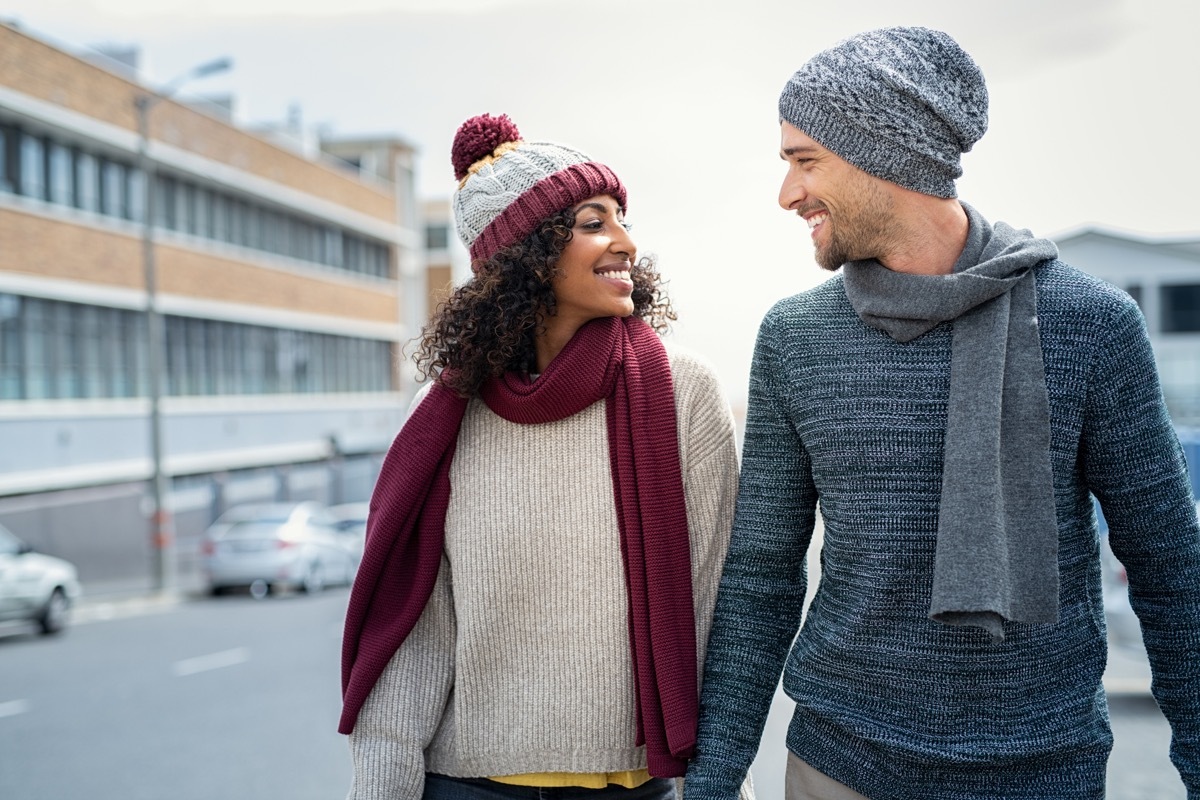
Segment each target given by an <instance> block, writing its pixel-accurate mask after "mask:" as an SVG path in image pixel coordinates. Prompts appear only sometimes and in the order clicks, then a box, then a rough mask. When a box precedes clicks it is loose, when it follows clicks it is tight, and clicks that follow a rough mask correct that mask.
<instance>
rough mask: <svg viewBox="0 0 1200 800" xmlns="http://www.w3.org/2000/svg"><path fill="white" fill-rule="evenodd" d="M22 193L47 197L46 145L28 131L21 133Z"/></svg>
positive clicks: (29, 195)
mask: <svg viewBox="0 0 1200 800" xmlns="http://www.w3.org/2000/svg"><path fill="white" fill-rule="evenodd" d="M21 194H23V195H25V196H26V197H34V198H37V199H38V200H45V199H46V145H45V142H44V141H43V140H42V139H41V137H38V136H33V135H31V134H28V133H22V134H21Z"/></svg>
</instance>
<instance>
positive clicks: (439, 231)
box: [425, 225, 450, 250]
mask: <svg viewBox="0 0 1200 800" xmlns="http://www.w3.org/2000/svg"><path fill="white" fill-rule="evenodd" d="M449 246H450V226H449V225H426V226H425V248H426V249H427V250H444V249H446V248H447V247H449Z"/></svg>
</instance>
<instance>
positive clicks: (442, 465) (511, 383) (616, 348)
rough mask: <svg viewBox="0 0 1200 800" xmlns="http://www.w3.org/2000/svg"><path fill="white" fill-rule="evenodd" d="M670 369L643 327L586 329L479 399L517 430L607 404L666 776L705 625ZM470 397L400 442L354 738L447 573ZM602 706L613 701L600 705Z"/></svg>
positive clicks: (358, 656)
mask: <svg viewBox="0 0 1200 800" xmlns="http://www.w3.org/2000/svg"><path fill="white" fill-rule="evenodd" d="M672 386H673V384H672V381H671V370H670V364H669V363H668V360H667V354H666V350H665V349H664V348H663V345H662V342H661V341H660V340H659V338H658V334H656V333H655V332H654V330H653V329H652V328H651V327H650V326H649V325H647V324H646V323H645V322H644V321H642V320H641V319H638V318H636V317H626V318H624V319H619V318H616V317H610V318H605V319H599V320H595V321H593V322H590V323H588V324H587V325H585V326H584V327H583V328H581V329H580V330H579V332H578V333H576V334H575V336H574V338H572V339H571V341H570V342H569V343H568V344H567V346H566V347H565V348H563V350H562V352H561V353H560V354H559V355H558V357H556V358H555V359H554V361H553V362H551V364H550V366H549V367H548V368H547V369H546V371H545V372H544V373H543V374H542V375H541V377H539V378H538V379H537V380H536V381H534V382H532V383H530V382H528V381H526V380H525V379H524V377H523V376H518V375H512V374H510V375H506V376H504V377H502V378H499V379H494V380H491V381H489V382H488V383H487V384H485V385H484V387H483V388H482V390H481V392H480V394H481V396H482V398H483V400H484V402H486V403H487V405H488V408H490V409H491V410H492V411H493V412H495V413H496V414H497V415H498V416H500V417H502V418H504V419H506V420H508V421H510V422H516V423H523V424H537V423H543V422H553V421H555V420H559V419H565V418H566V417H569V416H571V415H573V414H576V413H578V412H580V411H582V410H583V409H585V408H587V407H588V406H590V405H591V404H592V403H595V402H597V401H599V400H600V399H601V398H603V399H604V400H605V401H606V402H605V406H606V410H607V418H608V445H609V446H608V450H609V460H610V465H611V468H612V476H613V494H614V497H615V500H616V508H617V519H618V522H619V524H620V530H621V555H622V558H623V561H624V564H625V578H626V590H627V593H628V599H629V646H630V650H631V652H632V656H633V665H634V681H635V685H636V692H637V711H638V714H637V716H638V731H637V744H639V745H640V744H643V743H645V744H646V757H647V766H648V768H649V771H650V774H651V775H654V776H656V777H678V776H681V775H683V773H684V772H685V770H686V768H687V759H688V758H690V757H691V756H692V755H693V751H694V747H695V741H696V719H697V709H698V704H697V691H696V690H697V687H696V683H697V681H696V625H695V612H694V610H693V607H692V577H691V558H690V555H689V550H688V528H687V515H686V511H685V506H684V494H683V477H682V473H681V471H680V465H679V448H678V443H677V440H676V424H675V398H674V390H673V388H672ZM466 407H467V401H466V400H465V399H463V398H460V397H458V396H457V395H455V394H454V393H453V392H452V391H450V390H449V389H447V388H445V387H444V386H442V385H441V384H437V385H435V386H434V387H433V389H432V390H431V391H430V393H429V395H428V396H427V397H426V398H425V399H424V400H423V401H422V402H421V403H420V404H419V405H418V406H417V408H416V409H415V410H414V411H413V413H412V415H411V416H410V417H409V419H408V421H407V422H406V423H405V425H404V427H403V429H401V431H400V433H399V435H398V436H397V437H396V439H395V441H394V442H393V443H392V446H391V448H390V449H389V451H388V454H387V457H386V459H385V460H384V462H383V467H382V469H381V470H380V473H379V479H378V481H377V482H376V484H375V491H374V494H373V495H372V497H371V512H370V518H369V519H368V521H367V544H366V550H365V552H364V553H363V558H362V563H361V565H360V566H359V570H358V576H357V578H356V579H355V581H354V588H353V590H352V591H351V594H350V604H349V608H348V610H347V613H346V630H345V636H344V638H343V641H342V697H343V709H342V718H341V722H340V724H339V725H338V730H339V731H340V732H342V733H350V732H351V731H352V730H353V729H354V724H355V721H356V720H357V719H358V712H359V710H360V709H361V708H362V704H363V703H364V702H365V701H366V699H367V695H369V694H370V692H371V689H372V688H373V687H374V686H375V682H376V681H377V680H378V679H379V676H380V675H381V674H382V673H383V670H384V668H385V667H386V666H387V663H388V661H390V660H391V657H392V655H393V654H394V653H395V652H396V649H397V648H398V647H399V646H400V644H401V643H402V642H403V641H404V639H405V637H407V636H408V634H409V632H410V631H411V630H412V629H413V626H414V625H416V623H417V619H418V618H419V617H420V616H421V612H422V611H423V610H424V608H425V604H426V602H428V600H429V596H430V595H431V594H432V592H433V586H434V582H435V581H436V579H437V574H438V568H439V567H440V565H441V558H442V545H443V540H444V535H445V532H444V530H443V525H444V522H445V518H446V507H447V505H448V503H449V500H450V462H451V461H452V460H453V458H454V448H455V444H456V441H457V439H458V429H459V425H460V423H461V422H462V418H463V414H464V413H465V411H466ZM598 700H599V702H604V699H603V698H598Z"/></svg>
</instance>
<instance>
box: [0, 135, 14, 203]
mask: <svg viewBox="0 0 1200 800" xmlns="http://www.w3.org/2000/svg"><path fill="white" fill-rule="evenodd" d="M16 174H17V129H16V128H13V127H12V126H11V125H0V192H11V191H12V190H13V189H14V188H16V187H15V186H14V184H13V179H14V176H15V175H16Z"/></svg>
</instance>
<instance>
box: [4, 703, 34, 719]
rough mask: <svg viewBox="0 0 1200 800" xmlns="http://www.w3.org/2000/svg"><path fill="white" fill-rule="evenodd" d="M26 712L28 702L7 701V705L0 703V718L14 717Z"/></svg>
mask: <svg viewBox="0 0 1200 800" xmlns="http://www.w3.org/2000/svg"><path fill="white" fill-rule="evenodd" d="M28 710H29V701H28V700H9V701H8V702H7V703H0V717H15V716H16V715H17V714H24V713H25V712H26V711H28Z"/></svg>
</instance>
